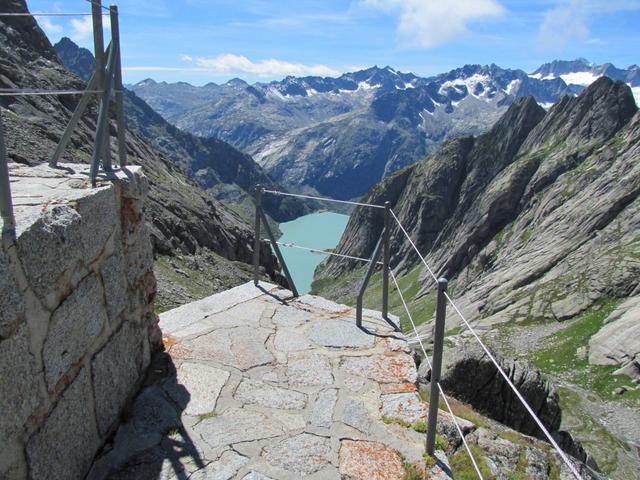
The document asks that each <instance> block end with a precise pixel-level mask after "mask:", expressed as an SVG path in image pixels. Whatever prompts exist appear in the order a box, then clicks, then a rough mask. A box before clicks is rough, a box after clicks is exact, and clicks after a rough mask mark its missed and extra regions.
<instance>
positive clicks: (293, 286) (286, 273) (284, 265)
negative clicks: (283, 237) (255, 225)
mask: <svg viewBox="0 0 640 480" xmlns="http://www.w3.org/2000/svg"><path fill="white" fill-rule="evenodd" d="M259 211H260V218H261V219H262V221H263V222H264V229H265V230H266V231H267V235H269V240H271V246H272V247H273V250H274V251H275V252H276V257H278V262H280V265H281V266H282V271H283V272H284V276H285V277H287V281H288V282H289V287H291V291H292V292H293V296H294V297H299V296H300V295H299V294H298V289H297V288H296V284H295V283H293V278H292V277H291V273H289V268H288V267H287V263H286V262H285V261H284V257H283V256H282V252H281V251H280V247H278V242H277V241H276V237H275V236H274V235H273V232H272V231H271V227H270V226H269V221H268V220H267V216H266V215H265V214H264V211H263V210H262V208H261V209H260V210H259Z"/></svg>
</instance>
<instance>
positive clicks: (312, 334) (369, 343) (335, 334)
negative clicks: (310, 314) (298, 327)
mask: <svg viewBox="0 0 640 480" xmlns="http://www.w3.org/2000/svg"><path fill="white" fill-rule="evenodd" d="M308 335H309V338H311V340H313V341H314V342H315V343H318V344H320V345H323V346H325V347H330V348H360V349H365V348H371V347H373V345H374V343H375V338H376V337H374V336H373V335H370V334H368V333H365V332H364V331H363V330H361V329H359V328H358V327H357V326H356V324H355V322H353V321H347V320H325V321H317V322H315V323H314V324H313V325H312V326H311V328H310V329H309V332H308Z"/></svg>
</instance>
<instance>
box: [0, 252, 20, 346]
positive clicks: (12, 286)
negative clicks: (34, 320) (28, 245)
mask: <svg viewBox="0 0 640 480" xmlns="http://www.w3.org/2000/svg"><path fill="white" fill-rule="evenodd" d="M0 299H2V302H0V338H3V337H8V336H9V335H10V334H11V332H12V331H13V329H14V327H15V325H16V323H17V321H18V320H19V319H20V316H21V315H22V313H23V312H24V298H23V297H22V294H21V293H20V290H19V289H18V285H17V283H16V278H15V275H14V272H13V266H12V265H11V263H10V262H9V257H8V256H7V255H6V254H5V253H4V252H0Z"/></svg>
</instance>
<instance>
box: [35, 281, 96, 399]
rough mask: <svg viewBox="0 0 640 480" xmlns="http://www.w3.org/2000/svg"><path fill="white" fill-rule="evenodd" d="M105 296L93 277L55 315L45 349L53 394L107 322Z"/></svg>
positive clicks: (45, 361) (47, 376)
mask: <svg viewBox="0 0 640 480" xmlns="http://www.w3.org/2000/svg"><path fill="white" fill-rule="evenodd" d="M103 294H104V292H103V289H102V286H101V285H100V282H99V281H98V278H97V277H96V276H95V275H94V274H91V275H89V276H87V277H86V278H85V279H84V280H82V281H81V282H80V283H79V284H78V287H77V288H76V289H75V290H74V291H73V292H72V293H71V295H69V297H67V298H66V299H65V300H64V302H62V304H60V306H59V307H58V308H57V309H56V311H55V312H53V315H52V317H51V325H50V327H49V333H48V335H47V338H46V340H45V342H44V349H43V359H44V367H45V376H46V380H47V385H48V387H49V389H50V390H52V389H53V387H54V386H55V385H56V383H57V382H58V380H59V379H60V377H62V375H64V374H65V373H66V372H67V370H69V367H71V365H72V364H74V363H75V362H77V361H78V360H79V359H80V358H81V357H82V355H84V354H85V353H86V352H87V350H89V348H90V346H91V344H92V343H93V341H94V340H95V338H96V337H97V336H98V335H99V334H100V332H101V331H102V328H103V326H104V325H105V323H106V322H107V311H106V309H105V306H104V297H103Z"/></svg>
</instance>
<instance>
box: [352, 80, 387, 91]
mask: <svg viewBox="0 0 640 480" xmlns="http://www.w3.org/2000/svg"><path fill="white" fill-rule="evenodd" d="M381 86H382V85H371V84H370V83H369V82H360V83H358V89H357V90H356V92H359V91H360V90H374V89H376V88H380V87H381Z"/></svg>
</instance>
